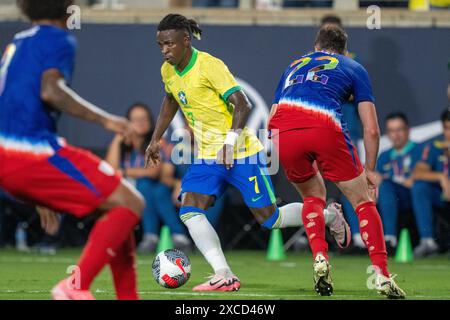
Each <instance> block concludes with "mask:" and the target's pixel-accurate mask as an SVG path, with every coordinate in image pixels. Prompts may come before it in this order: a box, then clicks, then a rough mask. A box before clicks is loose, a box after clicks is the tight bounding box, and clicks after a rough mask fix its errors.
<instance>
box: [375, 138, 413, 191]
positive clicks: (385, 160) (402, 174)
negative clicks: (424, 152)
mask: <svg viewBox="0 0 450 320" xmlns="http://www.w3.org/2000/svg"><path fill="white" fill-rule="evenodd" d="M420 151H421V148H420V145H417V144H416V143H414V142H412V141H409V142H408V143H407V144H406V145H405V146H404V147H403V149H402V150H400V151H396V150H395V149H394V148H391V149H389V150H386V151H385V152H383V153H381V154H380V156H379V157H378V161H377V171H378V172H379V173H380V174H381V175H382V176H383V179H385V180H392V181H393V182H395V183H398V184H402V183H403V182H404V181H405V180H406V179H408V178H410V177H411V174H412V171H413V169H414V166H415V163H416V162H417V160H418V159H419V157H420Z"/></svg>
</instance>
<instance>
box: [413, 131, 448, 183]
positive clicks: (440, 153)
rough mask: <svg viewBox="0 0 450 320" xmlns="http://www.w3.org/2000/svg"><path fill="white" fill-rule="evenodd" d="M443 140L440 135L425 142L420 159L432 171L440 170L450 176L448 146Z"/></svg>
mask: <svg viewBox="0 0 450 320" xmlns="http://www.w3.org/2000/svg"><path fill="white" fill-rule="evenodd" d="M443 141H444V136H442V135H441V136H439V137H437V138H435V139H433V140H432V141H429V142H428V143H426V144H425V145H424V147H423V150H422V155H421V159H420V160H421V161H422V162H425V163H426V164H427V165H428V166H429V167H430V169H431V170H432V171H436V172H442V173H444V174H446V175H447V176H448V177H450V168H449V167H450V148H449V147H448V146H446V145H445V143H444V142H443Z"/></svg>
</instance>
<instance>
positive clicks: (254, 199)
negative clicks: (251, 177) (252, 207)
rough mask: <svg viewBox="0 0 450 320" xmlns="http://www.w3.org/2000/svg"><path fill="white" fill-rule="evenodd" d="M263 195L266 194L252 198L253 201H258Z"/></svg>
mask: <svg viewBox="0 0 450 320" xmlns="http://www.w3.org/2000/svg"><path fill="white" fill-rule="evenodd" d="M263 196H264V195H261V196H259V197H257V198H252V201H253V202H255V201H258V200H259V199H261V198H262V197H263Z"/></svg>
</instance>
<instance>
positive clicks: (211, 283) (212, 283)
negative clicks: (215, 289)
mask: <svg viewBox="0 0 450 320" xmlns="http://www.w3.org/2000/svg"><path fill="white" fill-rule="evenodd" d="M222 280H223V278H222V279H220V280H218V281H216V282H212V281H210V282H209V284H210V285H211V286H215V285H216V284H218V283H219V282H220V281H222Z"/></svg>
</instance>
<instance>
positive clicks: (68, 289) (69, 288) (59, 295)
mask: <svg viewBox="0 0 450 320" xmlns="http://www.w3.org/2000/svg"><path fill="white" fill-rule="evenodd" d="M52 297H53V300H95V298H94V296H93V295H92V293H91V292H90V291H89V290H77V289H74V288H73V285H72V284H71V283H70V282H69V279H64V280H62V281H60V282H59V283H58V284H57V285H56V286H55V287H54V288H53V289H52Z"/></svg>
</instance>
